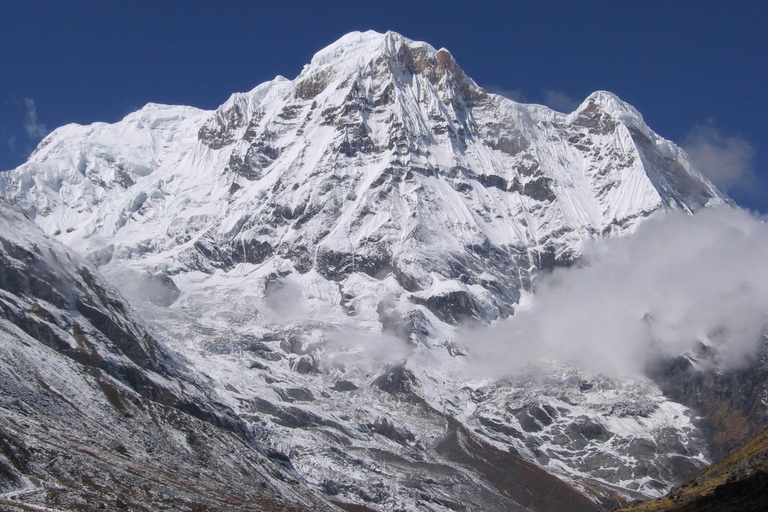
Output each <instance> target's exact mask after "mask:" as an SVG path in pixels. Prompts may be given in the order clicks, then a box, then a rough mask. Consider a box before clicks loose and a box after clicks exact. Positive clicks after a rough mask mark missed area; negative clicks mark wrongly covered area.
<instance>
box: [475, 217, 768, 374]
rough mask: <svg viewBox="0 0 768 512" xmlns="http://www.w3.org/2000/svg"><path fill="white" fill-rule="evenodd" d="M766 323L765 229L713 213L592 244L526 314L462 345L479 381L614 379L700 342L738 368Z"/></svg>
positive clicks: (665, 220)
mask: <svg viewBox="0 0 768 512" xmlns="http://www.w3.org/2000/svg"><path fill="white" fill-rule="evenodd" d="M767 323H768V226H766V224H765V223H764V221H763V220H762V219H759V218H756V217H754V216H752V215H750V214H749V213H747V212H745V211H743V210H737V209H729V208H719V209H712V210H704V211H702V212H700V213H698V214H696V215H694V216H689V215H685V214H682V213H669V214H666V215H663V216H659V217H657V218H654V219H652V220H650V221H648V222H646V223H644V224H643V225H642V226H641V227H640V228H639V229H638V230H637V232H636V233H635V234H634V235H632V236H630V237H627V238H622V239H608V240H602V241H600V242H596V243H593V244H591V245H588V246H587V247H586V248H585V252H584V259H583V264H582V265H577V266H575V267H573V268H570V269H560V270H557V271H556V272H554V273H552V274H551V275H548V276H546V277H544V278H543V279H542V280H541V281H540V282H539V286H538V289H537V291H536V294H535V295H534V298H533V300H532V301H531V304H530V306H529V307H527V308H524V309H523V310H522V311H521V312H520V313H518V314H517V315H516V316H514V317H512V318H510V319H508V320H506V321H503V322H500V323H499V324H497V325H496V326H494V327H493V328H491V329H490V330H488V331H483V332H477V331H471V332H466V333H465V338H466V344H467V345H468V346H469V347H471V352H472V358H473V360H474V361H475V362H476V363H478V364H477V365H475V366H476V367H477V370H476V371H477V372H480V373H484V372H487V373H490V374H494V375H504V374H508V373H514V372H515V371H516V370H519V369H521V368H522V367H524V366H526V365H527V364H529V363H531V362H534V361H536V360H540V359H555V360H561V361H575V362H578V363H581V364H583V365H586V366H587V367H589V368H590V369H593V370H595V371H598V372H601V373H606V374H610V375H617V374H627V373H640V372H642V371H643V369H644V368H646V367H647V365H648V364H649V363H652V362H653V361H654V360H656V359H658V358H661V357H665V356H676V355H681V354H684V353H686V351H690V350H695V349H696V347H697V346H701V345H700V343H704V344H705V345H710V346H713V347H716V348H717V357H718V361H719V363H720V364H722V365H723V366H725V367H734V366H738V365H739V364H742V363H743V362H744V361H745V360H746V359H747V358H749V357H750V356H751V355H753V354H754V353H755V351H756V349H757V347H758V345H759V343H760V340H761V339H762V336H763V332H764V330H765V327H766V324H767ZM480 368H482V369H480Z"/></svg>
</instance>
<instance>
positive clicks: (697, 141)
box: [683, 119, 757, 192]
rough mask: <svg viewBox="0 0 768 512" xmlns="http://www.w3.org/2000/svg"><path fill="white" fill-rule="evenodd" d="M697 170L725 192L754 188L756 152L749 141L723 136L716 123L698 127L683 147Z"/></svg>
mask: <svg viewBox="0 0 768 512" xmlns="http://www.w3.org/2000/svg"><path fill="white" fill-rule="evenodd" d="M683 149H684V150H685V151H686V152H687V153H688V154H689V155H690V157H691V160H692V161H693V163H694V165H695V166H696V168H697V169H698V170H699V171H700V172H701V173H702V174H703V175H704V176H706V177H707V178H709V179H710V180H711V181H712V183H714V184H715V185H717V186H718V187H720V188H721V189H722V190H724V191H726V192H727V191H729V190H733V189H745V188H748V187H751V186H752V185H753V184H754V182H755V180H756V179H757V176H756V173H755V170H754V168H753V164H752V162H753V160H754V157H755V150H754V148H753V147H752V144H750V143H749V142H748V141H747V140H745V139H742V138H740V137H735V136H727V135H723V133H722V132H721V131H720V130H718V129H717V128H716V127H715V126H714V122H713V121H712V119H710V120H708V121H707V123H706V124H704V125H698V126H694V127H693V128H692V129H691V131H690V132H689V133H688V136H687V137H686V139H685V142H684V143H683Z"/></svg>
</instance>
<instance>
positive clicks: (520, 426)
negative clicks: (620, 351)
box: [0, 32, 728, 510]
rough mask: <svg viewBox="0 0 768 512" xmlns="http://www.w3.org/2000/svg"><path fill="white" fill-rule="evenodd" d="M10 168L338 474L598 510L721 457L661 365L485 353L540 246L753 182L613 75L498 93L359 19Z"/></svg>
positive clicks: (517, 504)
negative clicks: (487, 360)
mask: <svg viewBox="0 0 768 512" xmlns="http://www.w3.org/2000/svg"><path fill="white" fill-rule="evenodd" d="M0 195H1V196H2V197H3V198H4V199H5V200H6V201H9V202H11V203H14V204H15V205H16V206H17V207H18V208H20V209H22V210H23V211H24V212H25V213H26V214H27V215H28V216H29V217H30V218H32V219H33V220H34V221H35V222H36V223H37V224H38V225H39V226H40V227H41V228H42V229H43V231H44V232H45V233H47V234H48V235H49V236H51V237H53V238H55V239H56V240H58V241H60V242H63V243H64V244H66V245H68V246H70V247H72V248H73V249H74V250H75V251H77V252H78V253H79V254H81V255H82V256H84V257H86V258H87V259H88V260H90V261H91V262H92V263H94V264H95V265H98V266H99V267H100V271H101V272H102V273H103V274H104V275H105V276H106V278H107V279H108V280H110V281H111V282H112V283H113V284H115V285H117V286H118V287H119V288H120V289H121V291H122V292H123V293H124V294H125V295H126V296H127V297H128V298H129V299H131V300H132V301H133V305H134V306H135V307H136V308H137V309H138V310H139V311H140V313H142V314H143V315H144V316H145V318H146V319H148V321H150V322H151V323H152V325H153V326H154V329H155V336H157V337H158V338H161V339H162V340H163V341H164V342H165V343H166V344H167V345H168V346H169V347H171V349H172V350H173V351H175V353H176V354H177V356H178V357H180V358H182V359H183V360H184V361H186V363H187V364H188V365H189V366H191V367H192V368H194V369H196V370H197V371H201V372H204V373H206V374H208V375H209V376H211V377H212V378H213V382H214V386H215V387H216V390H217V392H218V393H219V396H220V397H221V399H222V400H224V401H226V402H227V403H228V405H229V406H230V407H231V408H232V409H233V410H235V411H236V412H237V413H238V415H239V416H240V418H241V419H242V420H243V421H245V422H246V423H247V424H248V425H249V427H250V428H252V429H256V430H257V431H258V432H259V433H260V435H261V436H262V438H261V440H260V442H262V443H264V444H268V445H271V446H272V447H274V448H275V449H277V450H279V451H281V452H283V453H285V454H286V456H287V457H288V458H290V460H291V461H292V464H293V466H294V467H295V468H296V469H297V471H299V473H300V474H302V475H303V477H304V478H305V479H306V483H307V484H308V485H310V486H312V487H314V488H315V489H317V490H320V491H322V492H324V493H326V494H327V495H330V496H332V497H333V499H334V500H336V501H339V502H345V503H366V505H367V506H368V507H370V508H373V509H377V510H378V509H381V510H390V509H394V508H397V507H401V508H402V507H405V508H407V509H409V510H411V509H412V510H445V509H454V510H463V509H466V510H502V509H505V510H559V509H562V506H563V503H569V504H570V510H576V509H580V508H581V509H584V510H589V509H593V508H596V507H598V506H610V505H612V504H615V503H617V502H619V501H621V500H624V499H626V498H628V497H632V496H637V497H639V496H644V495H646V496H647V495H658V494H660V493H661V492H663V491H664V490H665V489H667V488H668V487H669V486H670V485H671V484H672V483H673V482H676V481H679V480H680V479H682V478H683V477H685V476H687V475H688V474H690V473H691V472H692V471H693V470H695V469H696V468H698V467H700V466H701V465H702V464H703V463H704V462H705V461H706V460H707V455H706V454H707V450H706V446H705V443H704V441H703V437H702V435H701V433H700V431H699V429H698V428H697V427H696V426H695V425H694V423H693V421H692V413H691V411H690V410H689V409H688V408H687V407H685V406H683V405H681V404H678V403H675V402H672V401H670V400H669V399H667V398H665V396H664V395H663V394H662V393H661V391H660V389H659V388H658V387H656V386H655V385H654V384H653V383H652V382H650V381H647V380H643V379H640V380H637V381H616V380H611V379H607V378H604V377H599V376H594V375H589V374H587V373H584V372H583V371H581V370H578V369H575V368H570V367H565V366H560V365H557V364H554V363H552V364H551V365H545V367H543V368H538V369H537V370H536V371H535V372H534V370H532V373H531V374H526V375H525V376H518V377H517V378H515V379H511V380H507V381H504V382H501V383H499V382H491V381H489V380H482V379H477V378H468V377H466V376H465V373H464V372H463V367H464V366H465V359H466V358H464V357H463V356H464V355H465V354H466V353H467V352H471V350H472V347H471V342H472V340H471V337H470V338H467V337H466V336H462V334H461V332H460V331H459V330H458V329H457V325H458V324H459V323H460V322H462V321H468V322H476V323H480V324H488V323H491V322H493V321H495V320H498V319H500V318H504V317H506V316H509V315H511V314H513V313H514V311H515V309H516V308H517V307H518V305H519V303H520V301H521V298H524V297H525V295H526V294H528V293H530V292H531V291H532V289H533V282H534V281H535V276H536V274H537V272H540V271H546V270H548V269H551V268H553V267H554V266H559V265H568V264H570V263H571V262H573V261H574V259H575V258H577V257H578V255H579V254H580V251H581V247H582V245H583V244H584V243H585V242H586V241H588V240H592V239H595V238H599V237H606V236H623V235H627V234H630V233H631V232H632V231H633V230H634V229H635V227H636V226H637V225H638V224H639V223H640V222H642V220H643V219H644V218H645V217H648V216H649V215H651V214H652V213H654V212H656V211H659V210H663V209H683V210H685V211H690V212H693V211H695V210H697V209H699V208H702V207H706V206H714V205H718V204H722V203H725V202H728V200H727V199H726V198H725V197H724V196H723V195H721V194H720V193H719V192H718V191H717V190H716V189H715V188H714V187H713V186H712V185H711V184H710V183H709V182H708V181H707V180H706V179H704V178H703V177H702V176H701V175H700V174H699V173H698V172H696V170H695V169H693V167H692V165H691V163H690V161H689V159H688V157H687V156H686V155H685V153H684V152H683V151H682V150H680V148H678V147H677V146H676V145H675V144H674V143H672V142H669V141H667V140H664V139H663V138H661V137H660V136H658V135H657V134H655V133H654V132H653V131H652V130H651V129H650V128H649V127H648V126H647V125H646V124H645V122H644V121H643V118H642V116H641V115H640V113H638V112H637V111H636V110H635V109H634V108H632V107H631V106H629V105H628V104H626V103H624V102H622V101H621V100H620V99H619V98H617V97H616V96H615V95H613V94H611V93H608V92H596V93H594V94H592V95H590V96H589V97H588V98H587V99H586V100H585V101H584V102H583V103H582V104H581V105H580V106H579V107H578V108H577V109H576V110H575V111H574V112H572V113H569V114H564V113H559V112H555V111H553V110H551V109H549V108H547V107H544V106H540V105H525V104H520V103H516V102H514V101H512V100H509V99H507V98H504V97H501V96H498V95H494V94H489V93H487V92H486V91H485V90H483V89H482V88H481V87H479V86H478V85H477V84H475V83H474V82H473V81H472V80H471V79H470V78H468V77H467V76H466V75H465V74H464V72H463V71H462V69H461V68H460V67H459V66H458V64H457V63H456V62H455V61H454V59H453V57H452V56H451V54H450V53H449V52H448V51H447V50H445V49H441V50H435V49H434V48H432V47H431V46H429V45H428V44H426V43H421V42H414V41H411V40H408V39H406V38H404V37H402V36H400V35H398V34H395V33H392V32H388V33H386V34H378V33H375V32H366V33H351V34H348V35H346V36H344V37H343V38H341V39H340V40H339V41H337V42H336V43H334V44H332V45H331V46H329V47H327V48H325V49H323V50H321V51H320V52H318V53H317V54H316V55H315V56H314V58H313V59H312V62H311V63H310V64H308V65H307V66H305V68H304V69H303V71H302V72H301V73H300V74H299V76H298V77H296V78H295V79H294V80H287V79H285V78H282V77H277V78H276V79H275V80H273V81H271V82H267V83H264V84H261V85H259V86H257V87H256V88H255V89H253V90H252V91H250V92H247V93H236V94H234V95H232V96H231V97H230V98H229V99H228V100H227V101H226V102H225V103H224V104H223V105H221V106H220V107H219V108H218V109H217V110H216V111H213V112H210V111H202V110H198V109H195V108H191V107H179V106H165V105H157V104H149V105H147V106H145V107H144V108H143V109H141V110H139V111H137V112H135V113H132V114H130V115H128V116H127V117H126V118H125V119H123V120H122V121H120V122H118V123H115V124H104V123H96V124H93V125H90V126H79V125H68V126H64V127H62V128H59V129H57V130H55V131H54V132H53V133H51V134H50V135H49V136H47V137H46V138H45V139H44V140H43V141H42V142H41V143H40V145H39V146H38V148H37V149H36V150H35V152H34V153H33V154H32V156H31V157H30V159H29V161H28V162H27V163H25V164H24V165H22V166H20V167H19V168H17V169H15V170H13V171H10V172H7V173H2V174H0ZM543 376H544V377H543ZM552 475H556V477H557V478H555V477H553V476H552ZM561 479H562V480H561ZM540 488H541V489H543V488H548V489H552V492H551V493H544V492H534V491H535V490H536V489H540ZM584 496H586V498H585V497H584ZM393 507H394V508H393ZM462 507H464V508H462Z"/></svg>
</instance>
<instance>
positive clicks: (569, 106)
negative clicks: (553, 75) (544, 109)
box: [544, 89, 581, 114]
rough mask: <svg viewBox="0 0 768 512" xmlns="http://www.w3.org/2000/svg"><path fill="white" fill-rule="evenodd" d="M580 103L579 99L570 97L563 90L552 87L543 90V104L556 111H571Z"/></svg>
mask: <svg viewBox="0 0 768 512" xmlns="http://www.w3.org/2000/svg"><path fill="white" fill-rule="evenodd" d="M580 103H581V102H580V101H579V100H576V99H574V98H572V97H570V96H569V95H568V94H566V93H565V92H563V91H555V90H552V89H547V90H546V91H544V104H545V105H546V106H548V107H549V108H551V109H553V110H557V111H558V112H564V113H566V114H568V113H570V112H573V111H574V110H576V107H578V106H579V104H580Z"/></svg>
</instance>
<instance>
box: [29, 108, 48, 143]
mask: <svg viewBox="0 0 768 512" xmlns="http://www.w3.org/2000/svg"><path fill="white" fill-rule="evenodd" d="M24 108H25V109H26V113H25V115H24V129H25V130H27V135H29V138H31V139H41V138H43V137H45V136H46V135H47V134H48V129H47V128H46V127H45V124H43V123H41V122H39V121H38V119H37V107H36V106H35V101H34V100H32V99H30V98H24Z"/></svg>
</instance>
